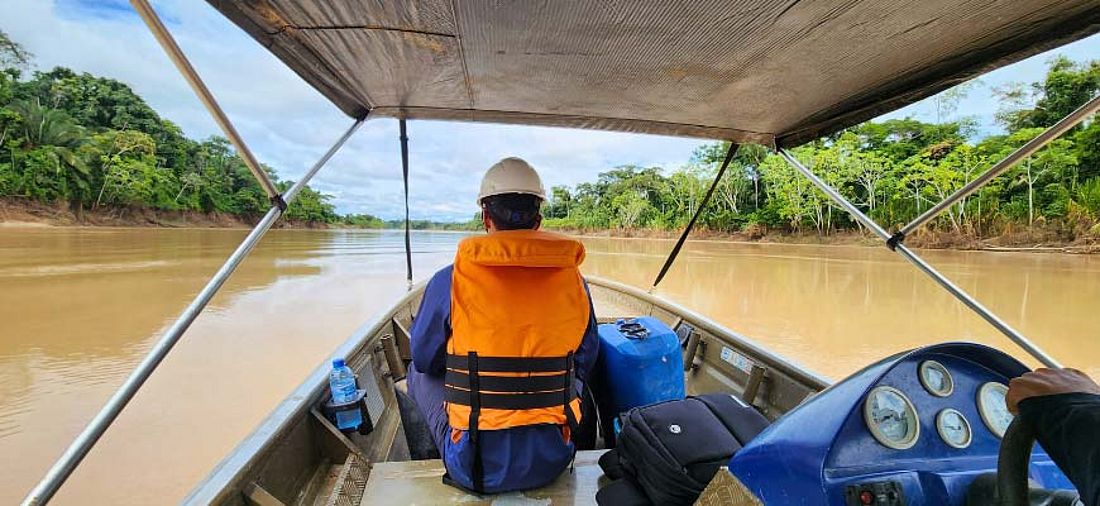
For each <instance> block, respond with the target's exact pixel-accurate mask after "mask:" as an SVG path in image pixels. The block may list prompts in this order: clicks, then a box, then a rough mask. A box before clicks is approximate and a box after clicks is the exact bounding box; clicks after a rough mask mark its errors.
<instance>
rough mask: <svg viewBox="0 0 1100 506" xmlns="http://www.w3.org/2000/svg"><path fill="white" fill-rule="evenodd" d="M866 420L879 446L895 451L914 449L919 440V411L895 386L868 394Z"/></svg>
mask: <svg viewBox="0 0 1100 506" xmlns="http://www.w3.org/2000/svg"><path fill="white" fill-rule="evenodd" d="M863 421H864V422H866V423H867V428H868V429H869V430H870V431H871V435H872V436H874V437H875V439H876V440H878V442H879V443H882V444H883V445H885V446H887V447H889V448H893V449H895V450H906V449H909V448H912V447H913V445H915V444H917V438H918V437H920V419H919V418H917V408H915V407H914V406H913V403H912V402H910V401H909V398H908V397H906V396H905V394H904V393H902V392H901V391H900V390H898V389H896V388H893V387H887V386H880V387H876V388H874V389H873V390H871V393H869V394H867V400H866V401H865V402H864V404H863Z"/></svg>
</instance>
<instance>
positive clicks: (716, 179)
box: [649, 142, 741, 292]
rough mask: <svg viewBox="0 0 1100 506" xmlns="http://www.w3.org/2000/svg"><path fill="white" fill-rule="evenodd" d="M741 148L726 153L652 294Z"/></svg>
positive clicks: (659, 275) (736, 145)
mask: <svg viewBox="0 0 1100 506" xmlns="http://www.w3.org/2000/svg"><path fill="white" fill-rule="evenodd" d="M740 147H741V145H740V144H735V143H733V142H730V148H729V150H728V151H726V159H725V160H722V166H721V167H719V168H718V175H716V176H714V181H713V182H712V183H710V189H708V190H707V194H706V195H705V196H704V197H703V201H702V202H700V203H699V207H698V208H697V209H696V210H695V214H693V215H692V216H691V221H689V222H688V224H687V227H684V231H683V233H681V234H680V238H679V239H678V240H677V241H676V245H675V246H673V247H672V251H670V252H669V254H668V258H667V259H666V260H665V265H664V266H662V267H661V272H659V273H658V274H657V279H654V280H653V286H652V287H651V288H650V289H649V291H650V292H652V291H653V290H656V289H657V285H658V284H660V283H661V280H662V279H664V278H665V274H668V269H669V268H670V267H672V262H675V261H676V257H677V256H678V255H679V254H680V248H683V247H684V241H687V238H688V234H690V233H691V229H692V228H694V227H695V222H696V221H697V220H698V219H699V216H700V215H701V214H703V210H705V209H706V208H707V203H708V202H710V197H711V196H712V195H714V189H715V188H718V183H719V182H720V181H722V176H723V175H725V174H726V168H727V167H729V165H730V162H731V161H733V155H734V154H736V153H737V150H738V149H739V148H740Z"/></svg>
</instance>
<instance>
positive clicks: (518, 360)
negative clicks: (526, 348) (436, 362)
mask: <svg viewBox="0 0 1100 506" xmlns="http://www.w3.org/2000/svg"><path fill="white" fill-rule="evenodd" d="M468 362H469V360H468V358H467V357H466V356H465V355H451V354H448V355H447V369H459V370H463V371H468V370H469V369H468ZM477 364H478V371H481V372H510V373H552V372H556V373H564V372H565V371H569V370H572V364H571V362H570V360H569V358H568V357H482V356H478V358H477Z"/></svg>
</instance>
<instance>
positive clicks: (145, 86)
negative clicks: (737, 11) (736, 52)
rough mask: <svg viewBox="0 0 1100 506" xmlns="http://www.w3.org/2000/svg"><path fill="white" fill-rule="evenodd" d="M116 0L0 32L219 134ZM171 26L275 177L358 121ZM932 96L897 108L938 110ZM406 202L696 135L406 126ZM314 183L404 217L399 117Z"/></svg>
mask: <svg viewBox="0 0 1100 506" xmlns="http://www.w3.org/2000/svg"><path fill="white" fill-rule="evenodd" d="M126 6H127V3H126V2H123V1H122V0H94V1H93V0H5V6H4V17H3V18H2V19H0V28H2V29H4V30H5V31H6V32H8V34H9V35H11V36H12V37H13V38H14V39H15V40H17V41H19V42H21V43H22V44H24V45H25V46H26V47H27V48H28V49H30V50H31V51H32V52H33V53H35V55H36V57H37V65H38V67H39V68H40V69H48V68H51V67H53V66H58V65H60V66H66V67H70V68H72V69H74V70H77V71H84V72H90V73H93V74H97V75H102V76H107V77H112V78H115V79H118V80H120V81H123V82H126V83H128V84H130V85H131V86H132V87H133V88H134V89H135V91H137V93H138V94H140V95H141V96H143V97H144V98H145V99H146V100H147V101H148V102H149V103H150V105H152V106H153V107H154V108H155V109H156V110H157V111H159V112H160V113H161V114H162V115H163V116H164V117H166V118H168V119H170V120H172V121H174V122H176V123H178V124H179V125H180V126H181V127H182V128H183V130H184V132H186V134H187V135H188V136H190V137H193V138H204V137H207V136H210V135H216V134H220V131H218V129H217V127H216V125H215V124H214V123H213V121H212V120H210V118H209V116H208V115H207V113H206V111H205V109H203V107H202V106H201V104H200V103H199V101H198V100H197V99H196V98H195V96H194V94H193V93H192V92H191V90H190V88H189V87H188V86H187V84H186V83H185V81H184V80H183V78H182V77H180V76H179V74H178V72H176V69H175V68H174V67H173V66H172V65H171V63H170V62H169V60H168V58H167V57H166V56H165V55H164V53H163V51H162V50H161V49H160V47H159V46H158V45H157V44H156V42H155V41H154V40H153V37H152V36H151V35H150V34H149V33H148V31H147V30H146V28H145V26H144V25H143V24H142V23H141V22H140V20H139V19H138V18H137V16H136V15H133V14H129V13H128V12H126V11H125V8H126ZM155 6H156V8H157V10H158V12H160V13H161V15H162V17H163V18H165V19H166V20H167V22H168V24H169V29H170V30H171V31H172V33H173V34H174V35H175V36H176V38H177V40H178V42H179V44H180V46H181V47H182V48H183V50H184V51H185V52H186V53H187V55H188V56H189V57H190V58H191V61H192V63H193V64H194V66H195V68H196V69H198V71H199V73H200V74H201V75H202V76H203V78H204V79H205V81H206V83H207V85H208V86H209V87H210V89H211V90H213V92H214V94H215V96H216V97H217V98H218V100H219V102H220V103H221V104H222V106H223V107H224V108H225V110H226V112H227V113H228V115H229V116H230V118H231V119H232V120H233V121H234V124H235V125H236V126H237V128H238V130H239V131H240V132H241V134H242V136H243V137H244V138H245V140H246V142H248V144H249V146H250V147H251V148H252V150H253V151H254V152H255V153H256V156H257V157H258V158H259V159H260V160H262V161H263V162H265V163H267V164H269V165H271V166H273V167H275V169H276V170H277V171H278V172H279V174H280V176H281V177H283V178H286V179H296V178H297V177H298V176H299V175H301V174H302V173H303V172H304V171H305V170H306V169H307V168H309V167H310V166H311V165H312V164H313V163H314V162H315V161H316V159H317V158H318V157H320V156H321V154H323V153H324V152H325V151H326V150H327V149H328V147H329V145H330V144H331V143H332V142H333V141H334V140H335V139H336V138H337V137H339V135H340V134H341V133H342V132H343V131H344V129H346V128H347V127H348V126H349V125H350V124H351V120H350V119H349V118H347V117H346V116H344V115H343V114H342V113H340V112H339V111H338V110H337V109H336V108H335V107H333V106H332V105H330V104H329V103H328V102H327V101H326V100H325V99H324V98H323V97H322V96H321V95H320V94H318V93H317V92H316V91H314V90H313V89H312V88H311V87H310V86H309V85H307V84H306V83H305V82H304V81H302V80H301V79H300V78H298V76H297V75H295V74H294V73H293V72H292V71H290V70H289V69H287V68H286V67H285V66H284V65H283V64H282V63H280V62H279V61H278V60H277V59H276V58H275V57H274V56H272V55H271V54H270V53H269V52H268V51H267V50H265V49H263V48H262V47H261V46H260V45H259V44H257V43H255V42H254V41H253V40H252V39H251V38H249V37H248V36H247V35H246V34H245V33H244V32H243V31H241V30H239V29H237V28H236V27H235V26H234V25H232V23H230V22H229V21H228V20H226V19H225V18H223V17H222V16H221V15H220V14H218V13H217V12H216V11H214V10H213V8H211V7H210V6H209V5H208V4H207V3H206V2H197V1H193V0H164V1H158V2H155ZM1064 52H1067V53H1069V54H1070V55H1071V56H1072V57H1075V58H1078V59H1084V58H1087V57H1095V55H1096V54H1100V38H1097V37H1093V38H1091V39H1087V40H1085V41H1081V42H1078V43H1077V44H1074V45H1072V46H1069V47H1068V48H1067V50H1066V51H1064ZM1044 60H1045V57H1043V56H1040V57H1037V58H1033V59H1031V60H1028V61H1027V62H1022V63H1021V64H1018V65H1016V66H1014V67H1012V68H1010V69H1006V70H1001V71H999V72H1000V73H999V74H995V75H994V76H991V77H990V78H987V79H988V82H994V81H995V82H998V83H999V82H1001V81H1011V80H1021V81H1030V80H1034V79H1036V78H1038V77H1039V76H1041V75H1042V72H1043V61H1044ZM988 95H990V92H989V90H988V89H979V90H977V91H975V92H974V93H973V94H972V96H971V97H970V98H969V99H968V100H967V101H966V102H965V103H964V104H963V107H962V108H961V109H962V110H964V111H967V114H975V113H976V114H978V115H979V116H980V117H982V118H991V117H992V113H993V111H994V110H995V108H996V105H995V102H994V101H993V99H992V98H990V97H989V96H988ZM930 111H931V107H930V106H929V105H927V104H924V105H918V106H914V107H911V108H907V109H903V110H902V111H901V112H899V113H894V114H893V115H891V116H899V115H905V114H911V115H915V116H916V117H918V118H919V119H925V120H928V119H934V116H933V117H930V116H929V115H930V114H933V113H931V112H930ZM409 137H410V159H411V163H410V166H411V172H412V174H413V177H412V181H411V182H410V185H411V186H410V190H411V196H410V205H411V208H412V217H413V218H430V219H449V220H461V219H466V218H468V217H469V216H471V215H472V214H473V213H474V212H475V211H476V206H475V205H474V203H473V202H474V197H475V195H476V191H477V184H478V178H479V176H480V174H481V172H482V171H483V170H485V169H486V168H487V167H488V166H489V165H491V164H492V163H493V162H495V161H496V160H498V159H500V158H503V157H505V156H521V157H524V158H526V159H527V160H528V161H530V162H531V163H532V165H534V166H535V167H537V168H538V169H539V170H540V172H541V173H542V175H543V177H544V179H545V182H546V184H547V185H548V186H553V185H559V184H568V185H572V184H576V183H578V182H580V181H585V180H591V179H594V178H595V175H596V174H597V173H598V172H600V171H602V170H606V169H608V168H611V167H614V166H616V165H623V164H631V163H632V164H638V165H646V166H653V165H657V166H662V167H666V168H674V167H677V166H679V165H680V164H683V163H685V162H686V161H687V160H688V157H689V156H690V154H691V152H692V150H693V149H694V148H695V147H696V146H698V145H699V144H700V142H699V141H695V140H689V139H676V138H667V137H653V136H643V135H633V134H623V133H611V132H593V131H579V130H565V129H555V128H537V127H516V126H500V125H485V124H468V123H442V122H428V121H423V122H411V123H410V124H409ZM313 186H314V187H315V188H317V189H319V190H321V191H324V192H326V193H330V194H332V195H334V196H335V197H336V198H335V200H334V202H335V203H336V205H337V207H338V209H339V210H340V211H341V212H366V213H371V214H375V215H380V216H383V217H386V218H397V217H400V216H403V215H404V212H403V210H402V208H403V199H402V192H401V162H400V157H399V151H398V140H397V123H396V121H392V120H375V121H371V122H368V123H367V124H366V125H364V127H363V128H362V129H361V130H360V132H359V133H358V134H357V135H356V136H355V137H353V138H352V140H351V141H349V142H348V144H347V146H345V148H344V150H343V151H342V152H341V153H339V154H338V155H337V156H336V157H334V158H333V159H332V161H331V162H330V164H329V166H328V167H326V168H325V169H324V170H323V171H322V172H321V173H320V175H319V176H318V177H317V178H316V179H315V180H314V183H313Z"/></svg>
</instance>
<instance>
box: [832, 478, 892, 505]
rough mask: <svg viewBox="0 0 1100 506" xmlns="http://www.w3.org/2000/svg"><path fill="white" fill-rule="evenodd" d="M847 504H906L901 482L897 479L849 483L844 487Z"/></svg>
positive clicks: (845, 502)
mask: <svg viewBox="0 0 1100 506" xmlns="http://www.w3.org/2000/svg"><path fill="white" fill-rule="evenodd" d="M844 504H846V505H847V506H872V505H873V506H904V505H905V497H904V496H903V495H902V494H901V484H899V483H898V482H896V481H876V482H872V483H860V484H858V485H848V487H847V488H845V489H844Z"/></svg>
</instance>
